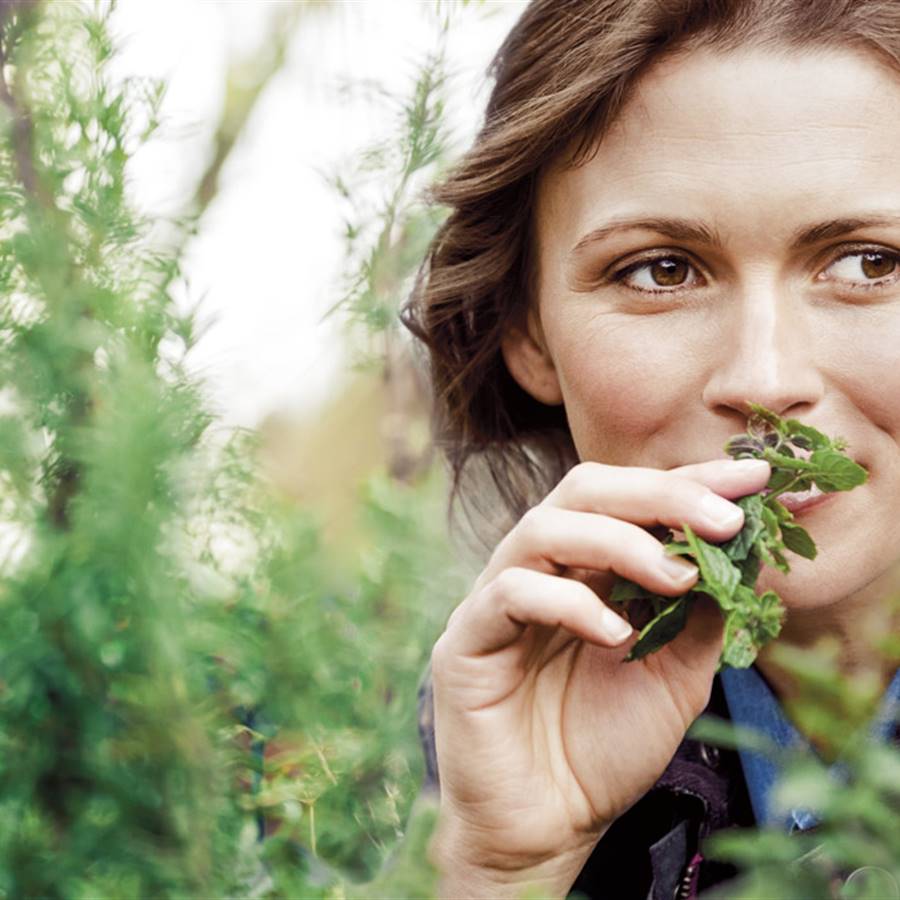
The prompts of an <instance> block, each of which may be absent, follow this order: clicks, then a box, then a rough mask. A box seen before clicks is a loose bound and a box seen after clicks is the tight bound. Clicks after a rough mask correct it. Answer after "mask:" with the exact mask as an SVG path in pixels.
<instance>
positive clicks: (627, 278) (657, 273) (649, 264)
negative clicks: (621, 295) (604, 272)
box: [614, 256, 703, 294]
mask: <svg viewBox="0 0 900 900" xmlns="http://www.w3.org/2000/svg"><path fill="white" fill-rule="evenodd" d="M614 280H615V281H620V282H621V283H622V284H624V285H625V286H626V287H629V288H632V289H633V290H637V291H643V292H644V293H647V294H667V293H675V291H676V290H678V289H689V288H695V287H698V286H700V285H702V284H703V277H702V276H701V275H700V273H699V272H697V270H696V269H695V268H694V266H693V265H692V264H691V262H690V261H689V260H687V259H685V258H683V257H681V256H658V257H656V259H645V260H644V261H643V262H636V263H633V264H632V265H630V266H628V267H627V268H625V269H623V270H622V271H621V272H619V273H618V274H617V275H616V276H615V278H614Z"/></svg>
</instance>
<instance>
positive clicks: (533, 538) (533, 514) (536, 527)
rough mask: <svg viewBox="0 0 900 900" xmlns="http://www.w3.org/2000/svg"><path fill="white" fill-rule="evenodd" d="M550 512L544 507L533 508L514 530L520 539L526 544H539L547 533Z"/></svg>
mask: <svg viewBox="0 0 900 900" xmlns="http://www.w3.org/2000/svg"><path fill="white" fill-rule="evenodd" d="M551 515H552V513H551V512H550V510H549V509H548V508H547V507H544V506H533V507H532V508H531V509H529V510H528V511H527V512H526V513H525V514H524V515H523V516H522V518H521V519H519V525H518V527H517V529H516V531H517V532H518V536H519V538H520V539H522V540H524V541H526V542H527V543H533V544H539V543H541V541H543V540H544V539H545V538H546V536H547V534H548V532H549V518H550V516H551Z"/></svg>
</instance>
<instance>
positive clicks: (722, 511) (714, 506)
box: [700, 494, 744, 528]
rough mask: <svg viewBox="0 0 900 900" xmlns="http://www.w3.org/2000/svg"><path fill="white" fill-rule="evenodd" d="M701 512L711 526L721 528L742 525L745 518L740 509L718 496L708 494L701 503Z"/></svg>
mask: <svg viewBox="0 0 900 900" xmlns="http://www.w3.org/2000/svg"><path fill="white" fill-rule="evenodd" d="M700 511H701V512H702V513H703V515H704V516H706V518H707V519H708V520H709V521H710V523H711V524H713V525H715V526H717V527H719V528H732V527H734V526H735V525H740V523H741V520H742V519H743V517H744V513H743V512H742V511H741V509H740V507H738V506H735V505H734V504H733V503H729V502H728V501H727V500H726V499H725V498H724V497H720V496H718V494H707V495H706V496H705V497H704V498H703V499H702V500H701V501H700Z"/></svg>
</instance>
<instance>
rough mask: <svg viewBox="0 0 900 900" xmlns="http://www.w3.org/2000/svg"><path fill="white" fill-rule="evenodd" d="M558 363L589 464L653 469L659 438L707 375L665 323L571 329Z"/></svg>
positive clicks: (560, 345) (599, 321)
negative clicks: (650, 466) (701, 375)
mask: <svg viewBox="0 0 900 900" xmlns="http://www.w3.org/2000/svg"><path fill="white" fill-rule="evenodd" d="M555 349H556V352H555V354H554V355H555V358H556V359H557V360H558V361H560V362H559V363H558V365H557V371H558V373H559V376H560V383H561V386H562V391H563V398H564V403H565V406H566V414H567V416H568V419H569V426H570V428H571V430H572V436H573V438H574V440H575V446H576V448H577V450H578V455H579V457H580V458H581V459H591V460H595V461H599V462H607V463H612V464H620V465H621V464H627V465H642V464H648V465H649V464H652V463H653V457H654V450H655V447H656V445H655V443H654V440H653V438H654V435H656V436H658V437H660V438H661V437H662V432H663V431H664V430H665V429H666V427H667V426H668V425H669V424H670V423H671V422H672V421H674V420H675V419H676V417H677V415H678V411H679V409H680V408H682V404H683V403H684V402H686V400H687V398H688V397H689V396H690V393H691V390H692V388H693V389H695V390H696V383H695V382H696V378H697V377H698V376H699V375H700V373H701V371H702V369H701V367H700V363H699V361H698V362H696V363H694V362H692V354H690V353H686V352H685V342H684V340H683V339H681V338H679V335H678V329H672V328H671V327H666V326H665V325H664V324H663V322H662V318H661V317H657V318H655V319H651V318H650V317H647V318H646V319H644V320H636V319H635V318H634V317H631V318H629V320H628V321H627V322H625V321H616V319H615V318H614V317H612V316H607V317H597V318H596V319H594V320H592V321H590V322H589V323H587V324H584V323H582V324H581V325H580V326H579V327H578V328H572V329H568V330H567V332H566V334H565V336H564V337H563V338H562V339H561V340H559V341H558V342H557V346H556V348H555Z"/></svg>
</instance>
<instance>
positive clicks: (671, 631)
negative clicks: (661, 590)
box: [625, 595, 692, 662]
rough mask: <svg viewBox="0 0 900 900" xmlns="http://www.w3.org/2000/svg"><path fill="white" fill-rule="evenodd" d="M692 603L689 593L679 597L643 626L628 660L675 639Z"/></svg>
mask: <svg viewBox="0 0 900 900" xmlns="http://www.w3.org/2000/svg"><path fill="white" fill-rule="evenodd" d="M691 605H692V604H691V602H690V601H689V600H688V598H687V595H686V596H684V597H677V598H676V599H675V601H674V602H673V603H671V604H670V605H669V606H667V607H666V608H665V609H664V610H663V611H662V612H661V613H660V614H659V615H658V616H656V618H654V619H652V620H651V621H650V622H648V623H647V624H646V625H645V626H644V627H643V629H642V630H641V633H640V634H639V635H638V639H637V642H636V643H635V645H634V646H633V647H632V648H631V650H630V652H629V653H628V656H626V657H625V659H626V660H627V661H628V662H631V661H632V660H635V659H642V658H643V657H645V656H647V655H648V654H649V653H653V652H654V651H656V650H659V649H660V648H661V647H663V646H664V645H665V644H668V643H669V641H671V640H673V639H674V638H675V637H676V636H677V635H678V634H679V632H680V631H682V629H683V628H684V626H685V624H686V623H687V616H688V611H689V609H690V606H691Z"/></svg>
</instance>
